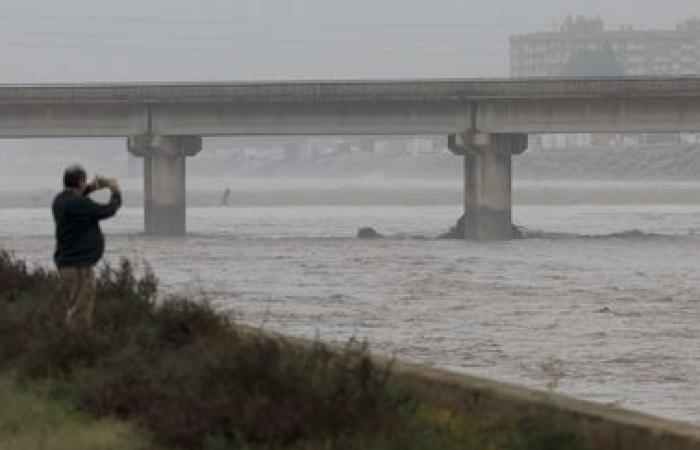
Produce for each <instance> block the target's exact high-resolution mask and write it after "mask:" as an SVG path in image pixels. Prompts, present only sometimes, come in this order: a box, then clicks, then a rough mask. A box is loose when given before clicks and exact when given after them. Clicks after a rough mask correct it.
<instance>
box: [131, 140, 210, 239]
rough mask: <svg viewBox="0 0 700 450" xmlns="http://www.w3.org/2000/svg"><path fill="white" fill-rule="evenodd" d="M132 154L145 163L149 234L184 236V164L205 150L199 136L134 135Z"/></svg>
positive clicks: (146, 225)
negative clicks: (190, 157) (188, 158)
mask: <svg viewBox="0 0 700 450" xmlns="http://www.w3.org/2000/svg"><path fill="white" fill-rule="evenodd" d="M128 145H129V152H131V153H132V154H133V155H135V156H140V157H142V158H143V160H144V166H143V167H144V171H143V172H144V173H143V178H144V217H145V231H146V234H149V235H154V236H181V235H184V234H185V232H186V200H185V198H186V189H185V161H186V158H187V157H188V156H194V155H196V154H197V153H199V151H200V150H201V149H202V138H201V137H199V136H152V135H143V136H132V137H129V142H128Z"/></svg>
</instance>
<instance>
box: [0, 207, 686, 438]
mask: <svg viewBox="0 0 700 450" xmlns="http://www.w3.org/2000/svg"><path fill="white" fill-rule="evenodd" d="M459 214H460V207H459V205H440V206H420V205H416V206H391V205H375V206H357V205H355V206H324V205H318V206H303V207H301V206H283V205H280V206H276V207H266V208H258V207H235V208H217V207H213V208H196V207H195V208H190V209H189V210H188V227H189V230H190V235H189V236H188V237H186V238H182V239H161V238H148V237H145V236H144V235H143V234H142V232H141V230H142V222H143V216H142V211H141V209H140V208H129V207H126V208H124V209H123V210H122V211H121V213H120V214H119V216H118V217H117V218H115V219H114V220H112V221H109V222H107V223H106V224H105V226H104V230H105V232H106V234H107V235H108V251H107V255H106V257H107V259H108V260H111V261H116V260H118V259H119V257H121V256H127V257H130V258H133V259H134V260H136V261H148V263H150V264H151V265H152V266H153V268H154V269H155V271H156V273H157V275H158V277H159V278H160V280H161V285H162V287H163V289H164V290H165V291H166V292H171V293H174V292H188V293H191V294H193V295H197V296H202V297H206V298H207V299H209V300H210V301H212V302H213V303H214V304H215V305H216V306H217V307H219V308H221V309H223V310H226V311H229V312H231V313H232V314H234V315H235V316H236V317H237V318H238V320H241V321H243V322H246V323H249V324H253V325H258V326H263V327H265V328H267V329H272V330H278V331H281V332H284V333H288V334H293V335H298V336H305V337H315V336H319V337H320V338H321V339H323V340H328V341H342V340H346V339H348V338H350V337H358V338H366V339H367V340H368V341H369V342H370V344H371V346H372V348H373V349H374V351H376V352H380V353H383V354H386V355H390V356H395V357H397V358H400V359H404V360H410V361H416V362H422V363H427V364H431V365H436V366H439V367H443V368H447V369H450V370H454V371H460V372H466V373H470V374H475V375H481V376H488V377H492V378H495V379H498V380H502V381H507V382H514V383H517V384H522V385H527V386H531V387H535V388H542V389H555V390H556V391H558V392H562V393H566V394H570V395H574V396H576V397H580V398H585V399H589V400H594V401H600V402H605V403H613V404H618V405H621V406H623V407H626V408H631V409H636V410H641V411H645V412H649V413H653V414H657V415H661V416H664V417H667V418H673V419H679V420H683V421H688V422H691V423H695V424H698V425H700V390H698V389H697V386H698V383H699V382H700V351H699V350H700V325H699V324H700V302H698V299H699V298H700V295H699V294H700V267H699V266H698V262H699V261H700V204H682V205H674V204H663V205H661V204H650V205H624V204H622V205H620V204H618V205H603V204H597V205H596V204H577V205H534V204H533V205H521V206H516V207H515V209H514V220H515V222H516V223H517V224H519V225H522V226H524V227H526V228H527V229H528V230H529V233H530V238H528V239H524V240H517V241H512V242H494V243H476V242H463V241H450V242H447V241H437V240H432V239H425V238H423V237H428V238H430V237H434V236H436V235H438V234H439V233H440V232H443V231H445V229H446V228H447V227H448V226H449V224H452V223H454V221H455V219H456V217H457V216H458V215H459ZM361 226H373V227H375V228H376V229H377V230H379V231H380V232H382V233H385V234H386V235H388V236H390V238H389V239H384V240H371V241H367V240H358V239H355V237H354V236H355V234H356V232H357V229H358V228H359V227H361ZM52 227H53V225H52V222H51V218H50V214H49V211H48V210H47V209H46V208H35V209H29V208H6V209H0V247H3V248H6V249H11V250H13V251H15V252H16V254H17V255H18V256H20V257H23V258H26V259H28V260H29V261H31V262H34V263H36V264H43V265H50V261H51V251H52V247H53V237H52V233H53V228H52ZM632 230H638V231H634V232H631V231H632ZM98 307H99V305H98Z"/></svg>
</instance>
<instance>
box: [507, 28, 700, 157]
mask: <svg viewBox="0 0 700 450" xmlns="http://www.w3.org/2000/svg"><path fill="white" fill-rule="evenodd" d="M510 70H511V76H512V77H514V78H526V77H530V78H531V77H560V76H574V77H575V76H623V75H700V19H698V18H693V19H690V20H687V21H685V22H683V23H680V24H678V25H677V26H676V27H675V29H669V30H637V29H634V28H633V27H623V28H621V29H619V30H606V29H605V27H604V24H603V21H602V20H601V19H600V18H593V19H591V18H586V17H581V16H579V17H576V18H574V17H567V18H566V20H564V22H563V23H562V24H561V25H560V26H559V27H558V29H556V30H554V31H547V32H537V33H530V34H520V35H515V36H512V37H511V38H510ZM531 143H532V145H535V146H544V147H550V146H565V147H570V146H582V147H588V146H594V147H619V146H622V147H626V146H635V145H649V146H679V145H697V143H698V135H690V134H682V135H677V134H664V135H659V134H656V135H654V134H640V135H568V136H563V135H542V136H533V137H532V138H531Z"/></svg>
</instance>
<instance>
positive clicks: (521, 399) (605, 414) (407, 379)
mask: <svg viewBox="0 0 700 450" xmlns="http://www.w3.org/2000/svg"><path fill="white" fill-rule="evenodd" d="M237 326H238V327H239V328H240V329H244V330H247V331H248V332H251V333H260V332H263V334H268V335H271V336H275V337H278V338H281V339H283V340H286V341H288V342H291V343H293V344H299V345H302V346H310V345H313V344H314V343H315V342H314V341H311V340H308V339H303V338H297V337H290V336H285V335H282V334H278V333H274V332H269V331H262V330H260V329H257V328H253V327H248V326H245V325H240V324H238V325H237ZM331 348H335V349H336V350H338V351H339V350H340V349H339V348H338V347H334V346H333V345H331ZM373 360H374V361H375V362H376V363H377V364H378V365H379V366H383V367H386V366H388V365H390V366H391V374H392V377H393V379H394V380H396V381H397V382H399V383H400V384H401V385H402V386H404V387H407V388H408V389H410V391H412V392H415V393H416V394H417V395H418V396H419V397H421V398H423V399H424V400H425V401H427V402H429V403H433V404H436V405H439V406H444V407H447V408H448V409H451V410H453V411H454V412H455V413H458V414H460V415H464V416H466V417H474V418H475V419H478V420H479V421H482V422H483V421H484V418H486V419H487V420H486V421H489V420H491V421H500V422H502V421H509V420H511V419H512V420H513V421H515V420H517V419H519V418H522V417H523V416H527V415H530V414H532V415H537V414H544V415H546V416H549V417H553V418H562V419H565V420H567V422H569V423H571V424H572V425H573V426H574V427H575V428H576V431H577V432H579V433H580V434H581V435H582V436H584V437H585V438H586V439H587V440H588V442H589V444H591V448H593V449H595V450H700V427H697V426H693V425H691V424H687V423H683V422H677V421H672V420H667V419H663V418H660V417H656V416H652V415H649V414H643V413H640V412H636V411H630V410H626V409H623V408H618V407H614V406H609V405H604V404H601V403H594V402H590V401H586V400H579V399H576V398H573V397H569V396H566V395H562V394H558V393H555V392H548V391H541V390H536V389H530V388H525V387H521V386H516V385H513V384H509V383H502V382H499V381H493V380H490V379H486V378H481V377H475V376H472V375H466V374H460V373H455V372H449V371H446V370H441V369H437V368H434V367H430V366H426V365H421V364H410V363H404V362H400V361H396V360H390V359H387V358H384V357H380V356H374V357H373ZM494 419H495V420H494ZM559 450H568V449H559Z"/></svg>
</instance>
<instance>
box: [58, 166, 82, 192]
mask: <svg viewBox="0 0 700 450" xmlns="http://www.w3.org/2000/svg"><path fill="white" fill-rule="evenodd" d="M86 184H87V174H86V173H85V169H83V168H82V167H81V166H79V165H77V164H75V165H72V166H69V167H68V168H66V171H65V172H63V187H64V188H66V189H71V190H75V191H77V192H83V191H84V190H85V186H86Z"/></svg>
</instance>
